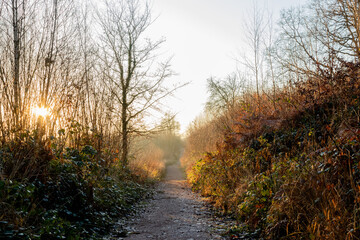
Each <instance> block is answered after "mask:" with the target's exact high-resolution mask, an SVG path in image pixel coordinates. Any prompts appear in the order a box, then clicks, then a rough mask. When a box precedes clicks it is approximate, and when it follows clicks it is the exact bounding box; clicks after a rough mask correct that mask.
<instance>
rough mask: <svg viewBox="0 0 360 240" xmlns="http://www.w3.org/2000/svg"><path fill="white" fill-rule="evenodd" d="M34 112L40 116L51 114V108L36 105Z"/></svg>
mask: <svg viewBox="0 0 360 240" xmlns="http://www.w3.org/2000/svg"><path fill="white" fill-rule="evenodd" d="M34 113H35V115H36V116H38V117H46V116H48V115H49V109H47V108H45V107H35V108H34Z"/></svg>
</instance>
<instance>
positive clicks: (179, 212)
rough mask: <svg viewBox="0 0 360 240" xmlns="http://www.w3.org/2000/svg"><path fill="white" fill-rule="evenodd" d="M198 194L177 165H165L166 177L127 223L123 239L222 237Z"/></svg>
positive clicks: (170, 239) (190, 239)
mask: <svg viewBox="0 0 360 240" xmlns="http://www.w3.org/2000/svg"><path fill="white" fill-rule="evenodd" d="M214 225H215V223H214V222H213V220H212V219H211V216H210V214H209V210H208V209H207V207H206V206H205V205H204V202H203V201H202V200H201V198H200V197H199V196H198V195H196V194H194V193H193V192H192V191H191V189H190V188H189V186H188V185H187V183H186V181H185V177H184V174H183V172H182V171H181V169H180V167H179V165H178V164H177V165H171V166H168V167H167V170H166V178H165V180H164V181H163V182H161V183H159V185H158V187H157V194H156V195H155V197H154V199H153V200H152V201H151V202H150V204H149V206H148V207H147V210H146V211H145V212H144V213H143V214H142V215H141V216H140V217H139V218H138V219H135V220H134V222H133V223H132V224H131V226H130V229H131V232H130V234H129V237H128V238H126V239H129V240H131V239H134V240H144V239H157V240H162V239H163V240H165V239H166V240H172V239H174V240H175V239H176V240H183V239H184V240H205V239H206V240H208V239H222V238H221V237H220V235H219V234H218V233H216V232H215V231H214V229H215V228H214Z"/></svg>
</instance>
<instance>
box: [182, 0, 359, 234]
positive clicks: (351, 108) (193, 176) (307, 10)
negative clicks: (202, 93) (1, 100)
mask: <svg viewBox="0 0 360 240" xmlns="http://www.w3.org/2000/svg"><path fill="white" fill-rule="evenodd" d="M359 9H360V5H359V2H358V1H353V0H344V1H342V0H329V1H328V0H314V1H310V2H309V3H307V4H306V5H304V6H301V7H298V8H293V9H288V10H284V11H283V12H282V16H281V19H280V22H279V24H278V25H277V26H276V27H274V28H276V29H278V31H277V32H278V35H277V36H276V35H273V36H272V38H269V37H271V34H269V33H268V32H266V31H267V30H266V29H268V27H269V26H270V25H271V21H268V20H266V19H267V18H266V17H265V15H266V14H265V13H266V12H265V11H262V10H261V8H259V7H258V6H254V13H253V14H254V16H253V18H251V19H252V21H250V22H249V24H248V26H250V27H248V29H249V35H248V36H249V42H250V43H253V44H251V45H250V46H252V47H253V48H251V49H252V50H253V52H252V54H250V55H249V57H248V58H247V59H246V60H244V59H240V60H239V61H240V62H242V63H244V65H245V67H246V69H247V73H246V74H245V73H244V72H237V73H236V74H231V75H229V76H228V77H225V78H223V79H217V78H210V79H209V80H208V89H209V94H210V97H209V100H208V104H207V109H206V114H204V115H203V116H202V117H199V118H198V119H197V120H195V121H194V123H193V124H192V126H191V127H190V128H189V130H188V136H187V141H186V146H185V153H184V156H183V158H182V164H183V166H184V167H185V168H186V169H187V176H188V180H189V182H190V183H191V184H192V187H193V189H194V190H197V191H199V192H200V193H201V194H203V195H204V196H207V197H209V199H210V200H211V201H212V202H213V203H214V204H215V206H217V207H218V208H219V209H221V210H222V211H223V212H225V213H228V214H232V215H233V216H234V217H235V218H236V219H237V220H238V223H239V224H238V226H237V227H234V228H233V229H230V230H229V235H230V236H231V238H232V239H242V238H251V239H254V238H263V239H359V237H360V225H359V223H360V212H359V210H360V198H359V197H360V162H359V161H360V139H359V138H360V121H359V120H360V78H359V77H360V75H359V72H360V65H359V60H360V59H359V56H360V55H359V48H358V46H359V45H360V40H359V33H360V28H359V25H358V22H359V20H360V18H359V15H358V12H359ZM259 23H262V24H259ZM264 26H267V27H264ZM259 33H261V34H259ZM265 33H266V34H265ZM271 39H274V40H273V43H272V44H271V41H272V40H271ZM260 40H261V41H260ZM266 42H267V43H268V44H264V45H262V43H266ZM259 59H261V60H259ZM251 83H254V84H253V85H251ZM219 113H221V114H219Z"/></svg>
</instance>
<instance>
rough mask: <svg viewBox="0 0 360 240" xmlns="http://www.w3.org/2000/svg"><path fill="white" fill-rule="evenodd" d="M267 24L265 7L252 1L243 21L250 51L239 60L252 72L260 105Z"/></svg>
mask: <svg viewBox="0 0 360 240" xmlns="http://www.w3.org/2000/svg"><path fill="white" fill-rule="evenodd" d="M267 25H268V20H267V18H266V15H265V8H261V7H259V5H258V3H257V1H253V7H252V12H251V13H250V14H249V16H247V19H246V21H245V31H246V41H247V43H248V45H249V49H250V52H249V53H248V54H247V53H245V55H244V57H243V59H242V60H240V62H241V63H242V64H243V65H244V66H245V67H247V68H248V69H250V71H251V72H252V73H253V76H254V78H255V89H256V94H257V102H258V105H260V102H259V100H260V99H259V96H260V83H263V80H264V72H263V70H264V60H265V47H266V46H265V44H264V43H265V32H266V29H267Z"/></svg>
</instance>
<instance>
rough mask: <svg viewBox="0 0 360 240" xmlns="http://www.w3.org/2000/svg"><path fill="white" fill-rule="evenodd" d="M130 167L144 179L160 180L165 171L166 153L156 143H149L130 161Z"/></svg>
mask: <svg viewBox="0 0 360 240" xmlns="http://www.w3.org/2000/svg"><path fill="white" fill-rule="evenodd" d="M129 168H130V169H131V171H132V172H134V173H135V174H136V175H138V176H139V177H140V179H141V180H143V181H145V180H147V179H153V180H159V179H161V178H162V176H163V175H164V171H165V161H164V153H163V151H162V150H161V149H160V148H158V147H157V146H156V145H154V144H149V145H147V146H146V148H144V149H142V150H141V151H140V152H138V153H137V154H136V155H135V157H134V158H133V159H132V160H131V161H130V163H129Z"/></svg>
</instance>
